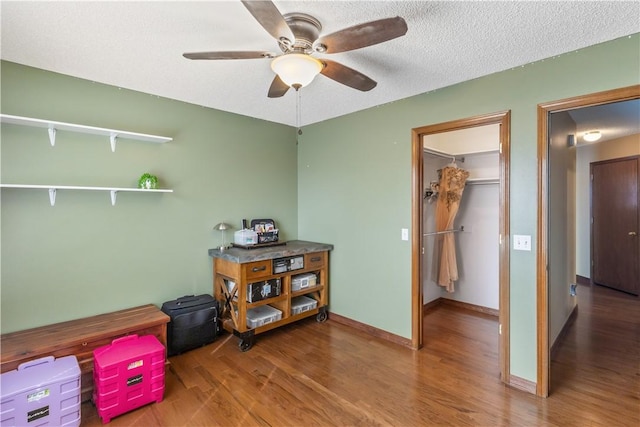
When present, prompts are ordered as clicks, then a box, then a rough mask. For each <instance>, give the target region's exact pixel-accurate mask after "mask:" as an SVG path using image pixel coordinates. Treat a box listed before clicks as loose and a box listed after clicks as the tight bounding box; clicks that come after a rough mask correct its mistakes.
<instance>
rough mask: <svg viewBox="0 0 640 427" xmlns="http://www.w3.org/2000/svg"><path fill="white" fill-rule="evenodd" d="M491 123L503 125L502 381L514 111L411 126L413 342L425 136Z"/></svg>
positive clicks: (415, 336)
mask: <svg viewBox="0 0 640 427" xmlns="http://www.w3.org/2000/svg"><path fill="white" fill-rule="evenodd" d="M491 124H499V125H500V144H501V149H500V166H499V177H500V196H499V204H500V207H499V215H500V219H499V232H500V248H499V255H498V257H499V258H498V259H499V264H500V271H499V305H500V306H499V322H500V329H501V330H500V340H499V359H500V360H499V364H500V377H501V379H502V381H503V382H505V383H507V384H508V383H509V382H510V374H509V372H510V369H509V345H510V339H509V338H510V336H509V330H510V329H509V286H510V285H509V240H510V239H509V176H510V175H509V171H510V152H511V151H510V147H511V111H502V112H498V113H493V114H487V115H482V116H474V117H470V118H466V119H460V120H454V121H450V122H445V123H438V124H435V125H428V126H422V127H418V128H414V129H412V130H411V144H412V154H411V189H412V196H411V201H412V207H411V345H412V347H413V348H414V349H419V348H421V347H422V345H423V330H422V322H423V312H422V309H423V289H422V286H423V284H422V277H423V271H422V234H423V229H422V222H423V221H422V216H423V202H424V200H423V197H422V195H423V194H424V188H423V187H424V183H423V179H424V178H423V173H424V159H423V138H424V136H425V135H431V134H436V133H442V132H449V131H453V130H460V129H467V128H473V127H478V126H485V125H491Z"/></svg>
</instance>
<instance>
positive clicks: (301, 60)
mask: <svg viewBox="0 0 640 427" xmlns="http://www.w3.org/2000/svg"><path fill="white" fill-rule="evenodd" d="M322 68H323V65H322V62H320V61H318V60H317V59H315V58H313V57H311V56H309V55H306V54H302V53H288V54H286V55H282V56H278V57H277V58H275V59H274V60H273V61H271V69H272V70H273V72H274V73H276V74H277V75H278V76H279V77H280V79H281V80H282V81H283V82H284V83H286V84H287V85H288V86H290V87H293V88H295V89H299V88H301V87H303V86H307V85H308V84H309V83H311V82H312V81H313V79H314V78H315V76H317V75H318V74H319V73H320V71H322Z"/></svg>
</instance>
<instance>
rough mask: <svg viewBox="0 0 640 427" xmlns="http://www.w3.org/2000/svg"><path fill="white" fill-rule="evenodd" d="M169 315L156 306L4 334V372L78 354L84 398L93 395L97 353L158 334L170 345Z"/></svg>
mask: <svg viewBox="0 0 640 427" xmlns="http://www.w3.org/2000/svg"><path fill="white" fill-rule="evenodd" d="M169 320H170V319H169V316H167V315H166V314H164V313H163V312H162V311H160V309H159V308H158V307H156V306H155V305H153V304H148V305H143V306H140V307H134V308H130V309H126V310H120V311H115V312H113V313H106V314H99V315H97V316H91V317H86V318H82V319H76V320H70V321H68V322H62V323H55V324H53V325H47V326H41V327H38V328H33V329H27V330H24V331H18V332H11V333H9V334H3V335H0V346H1V350H2V356H1V360H0V361H1V372H3V373H4V372H7V371H11V370H14V369H17V368H18V365H20V364H21V363H24V362H27V361H29V360H33V359H38V358H40V357H45V356H54V357H56V358H58V357H62V356H70V355H74V356H76V358H77V359H78V364H79V365H80V372H81V383H82V384H81V385H82V389H81V399H82V401H83V402H84V401H86V400H90V399H91V394H92V393H93V350H95V349H96V348H98V347H101V346H103V345H107V344H111V341H112V340H114V339H116V338H119V337H122V336H125V335H131V334H137V335H155V337H156V338H158V340H159V341H160V342H161V343H162V345H164V346H165V348H166V346H167V323H168V322H169Z"/></svg>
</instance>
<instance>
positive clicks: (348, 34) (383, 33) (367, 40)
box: [315, 16, 407, 53]
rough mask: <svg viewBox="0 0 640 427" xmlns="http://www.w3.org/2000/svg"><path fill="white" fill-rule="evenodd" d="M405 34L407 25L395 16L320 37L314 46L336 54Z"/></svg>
mask: <svg viewBox="0 0 640 427" xmlns="http://www.w3.org/2000/svg"><path fill="white" fill-rule="evenodd" d="M406 33H407V23H406V22H405V21H404V19H402V18H400V17H399V16H396V17H395V18H385V19H380V20H377V21H371V22H366V23H364V24H360V25H355V26H353V27H349V28H345V29H344V30H340V31H336V32H335V33H331V34H328V35H326V36H323V37H320V39H318V41H317V42H316V43H315V44H316V45H317V44H318V43H319V44H323V45H324V46H326V47H327V50H326V53H338V52H346V51H349V50H354V49H360V48H362V47H366V46H371V45H374V44H378V43H382V42H386V41H388V40H392V39H395V38H397V37H400V36H404V35H405V34H406Z"/></svg>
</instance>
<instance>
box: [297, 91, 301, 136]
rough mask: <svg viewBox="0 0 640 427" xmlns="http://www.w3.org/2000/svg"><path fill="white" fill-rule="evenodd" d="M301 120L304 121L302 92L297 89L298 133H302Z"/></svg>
mask: <svg viewBox="0 0 640 427" xmlns="http://www.w3.org/2000/svg"><path fill="white" fill-rule="evenodd" d="M301 121H302V95H301V94H300V89H298V90H296V128H297V134H298V135H302V129H301V128H300V122H301ZM296 138H297V137H296Z"/></svg>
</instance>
